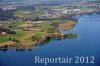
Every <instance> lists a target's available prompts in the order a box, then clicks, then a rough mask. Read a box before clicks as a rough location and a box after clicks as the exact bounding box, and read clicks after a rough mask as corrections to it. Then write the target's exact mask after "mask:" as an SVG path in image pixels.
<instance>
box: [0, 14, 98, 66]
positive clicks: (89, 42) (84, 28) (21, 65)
mask: <svg viewBox="0 0 100 66" xmlns="http://www.w3.org/2000/svg"><path fill="white" fill-rule="evenodd" d="M74 18H77V19H78V24H77V25H76V26H75V28H74V29H72V30H70V31H68V30H61V31H62V32H63V33H68V32H73V33H77V35H78V38H77V39H65V40H64V39H63V40H54V41H50V42H49V43H48V44H45V45H43V46H37V47H33V50H32V51H29V50H25V51H19V52H17V51H16V50H15V49H9V50H8V51H6V52H3V51H0V66H45V65H44V64H35V63H34V57H35V56H40V57H48V58H52V57H53V58H56V57H66V56H69V57H75V56H84V57H86V56H89V57H90V56H94V57H95V60H94V61H95V63H92V64H91V63H88V64H86V63H79V64H75V63H71V64H59V63H58V64H48V65H47V66H100V15H98V14H94V15H84V16H75V17H74Z"/></svg>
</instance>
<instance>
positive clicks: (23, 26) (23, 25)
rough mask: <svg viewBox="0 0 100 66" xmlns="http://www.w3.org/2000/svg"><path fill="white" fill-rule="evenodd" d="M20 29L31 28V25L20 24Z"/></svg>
mask: <svg viewBox="0 0 100 66" xmlns="http://www.w3.org/2000/svg"><path fill="white" fill-rule="evenodd" d="M20 27H22V28H25V27H26V28H27V27H33V24H31V23H30V24H22V25H20Z"/></svg>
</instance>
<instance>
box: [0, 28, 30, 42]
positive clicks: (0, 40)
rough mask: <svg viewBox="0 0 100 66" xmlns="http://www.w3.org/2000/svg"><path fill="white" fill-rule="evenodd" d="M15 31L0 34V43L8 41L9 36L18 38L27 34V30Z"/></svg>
mask: <svg viewBox="0 0 100 66" xmlns="http://www.w3.org/2000/svg"><path fill="white" fill-rule="evenodd" d="M16 33H17V34H15V35H6V36H0V43H2V42H7V41H9V38H12V39H19V38H20V37H22V36H24V35H26V34H28V32H23V31H21V30H18V31H16Z"/></svg>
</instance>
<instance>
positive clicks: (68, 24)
mask: <svg viewBox="0 0 100 66" xmlns="http://www.w3.org/2000/svg"><path fill="white" fill-rule="evenodd" d="M75 24H76V22H74V21H69V22H66V23H60V24H59V25H58V28H59V29H72V28H73V27H74V26H75Z"/></svg>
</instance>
